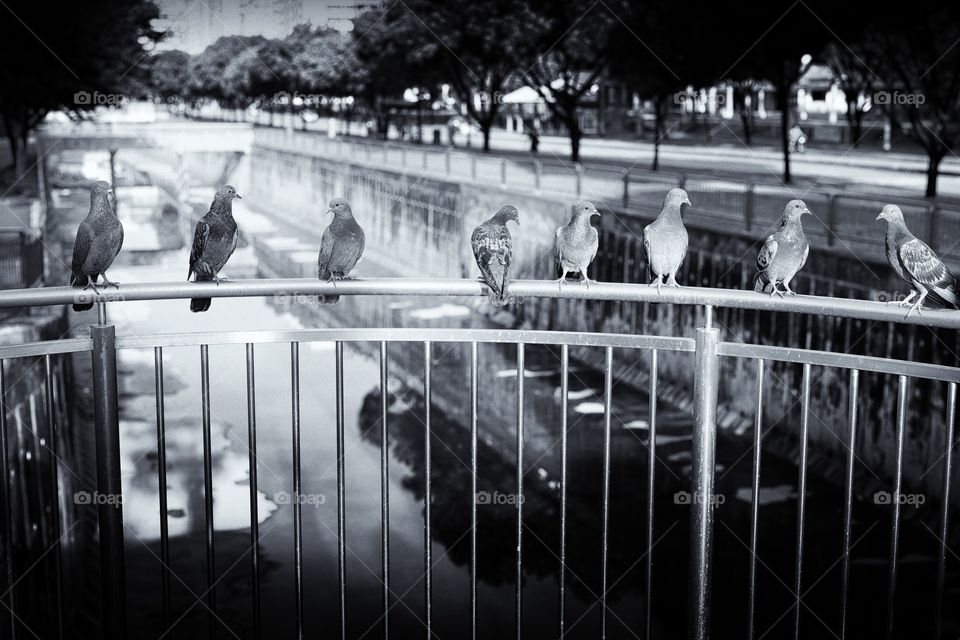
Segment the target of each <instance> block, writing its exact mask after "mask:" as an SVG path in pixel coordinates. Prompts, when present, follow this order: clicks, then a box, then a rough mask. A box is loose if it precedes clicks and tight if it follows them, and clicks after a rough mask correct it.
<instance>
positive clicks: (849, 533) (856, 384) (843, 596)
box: [840, 369, 860, 640]
mask: <svg viewBox="0 0 960 640" xmlns="http://www.w3.org/2000/svg"><path fill="white" fill-rule="evenodd" d="M848 393H849V396H850V408H849V409H848V415H849V430H850V441H849V442H848V443H847V475H846V485H845V486H844V491H843V564H842V565H841V568H840V581H841V591H840V640H845V639H846V637H847V606H848V604H849V600H848V598H849V594H850V545H851V543H852V540H853V499H854V494H853V475H854V474H853V472H854V463H855V462H856V459H857V455H856V447H857V420H858V416H857V410H858V408H859V405H858V399H859V395H860V372H859V371H858V370H856V369H853V370H852V371H851V372H850V390H849V392H848Z"/></svg>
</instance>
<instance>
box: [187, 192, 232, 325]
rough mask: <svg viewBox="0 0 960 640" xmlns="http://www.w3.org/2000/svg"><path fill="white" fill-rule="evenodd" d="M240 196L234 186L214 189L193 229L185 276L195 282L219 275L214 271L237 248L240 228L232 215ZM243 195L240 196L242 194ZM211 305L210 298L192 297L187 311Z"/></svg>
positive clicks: (224, 262) (202, 309)
mask: <svg viewBox="0 0 960 640" xmlns="http://www.w3.org/2000/svg"><path fill="white" fill-rule="evenodd" d="M234 198H240V194H239V193H237V190H236V189H234V188H233V187H231V186H230V185H224V186H222V187H220V188H219V189H217V193H216V194H215V195H214V196H213V202H212V203H211V204H210V211H208V212H207V213H206V214H205V215H204V216H203V217H202V218H200V220H199V221H198V222H197V228H196V230H194V232H193V250H192V251H191V252H190V270H189V271H188V272H187V280H189V279H190V276H194V281H196V282H216V283H217V284H220V281H221V280H226V278H221V277H220V276H218V275H217V274H218V273H220V269H223V266H224V265H225V264H227V260H229V259H230V256H231V255H233V250H234V249H236V248H237V238H238V236H239V231H238V229H237V222H236V220H234V219H233V199H234ZM241 199H242V198H241ZM209 308H210V298H193V299H192V300H190V311H193V312H197V311H206V310H207V309H209Z"/></svg>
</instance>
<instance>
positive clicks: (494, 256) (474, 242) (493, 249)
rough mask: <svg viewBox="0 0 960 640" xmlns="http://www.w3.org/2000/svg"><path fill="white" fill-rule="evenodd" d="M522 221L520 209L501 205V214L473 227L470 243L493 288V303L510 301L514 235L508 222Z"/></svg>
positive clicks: (481, 268)
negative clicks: (509, 286)
mask: <svg viewBox="0 0 960 640" xmlns="http://www.w3.org/2000/svg"><path fill="white" fill-rule="evenodd" d="M510 220H513V221H514V222H516V223H517V224H520V218H519V216H518V213H517V208H516V207H514V206H512V205H509V204H508V205H507V206H505V207H501V208H500V210H499V211H497V213H496V214H495V215H494V216H493V217H492V218H490V219H489V220H487V221H486V222H484V223H483V224H481V225H480V226H478V227H477V228H476V229H474V230H473V235H472V236H470V245H471V246H472V247H473V257H474V258H476V260H477V266H478V267H480V273H481V274H483V281H484V282H486V283H487V286H488V287H490V294H489V295H490V304H492V305H493V306H495V307H502V306H503V305H505V304H506V303H507V286H508V285H509V284H510V266H511V264H512V263H513V238H512V237H511V236H510V230H509V229H507V222H508V221H510Z"/></svg>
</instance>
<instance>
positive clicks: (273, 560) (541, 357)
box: [110, 250, 957, 638]
mask: <svg viewBox="0 0 960 640" xmlns="http://www.w3.org/2000/svg"><path fill="white" fill-rule="evenodd" d="M187 256H188V253H187V250H179V251H158V252H156V253H154V254H152V256H151V257H150V258H149V259H147V260H139V261H138V262H139V264H136V265H128V266H122V265H121V266H117V267H115V268H114V269H113V270H111V273H110V275H111V278H112V279H114V280H117V281H119V282H121V283H123V282H148V281H169V280H177V279H181V278H182V277H183V275H184V274H185V273H186V264H187ZM226 273H227V274H228V275H229V273H230V269H229V268H228V269H227V270H226ZM121 291H122V289H121ZM305 304H309V303H305ZM383 304H385V305H386V304H398V303H396V302H390V301H384V302H383ZM395 310H397V311H398V312H400V313H402V314H404V315H405V316H410V314H416V313H420V316H419V317H421V318H428V319H432V320H435V321H436V320H439V321H443V322H447V323H453V324H456V326H487V323H488V320H487V319H486V318H485V317H484V316H482V315H480V314H477V313H475V312H473V311H472V310H471V309H470V308H469V307H465V306H460V305H457V304H447V305H444V304H442V303H440V302H438V301H436V300H432V301H431V300H427V299H424V300H414V301H412V303H411V302H409V301H408V302H407V303H405V304H403V305H402V306H398V307H397V308H396V309H395ZM291 311H292V309H291V307H290V306H289V301H287V300H284V301H277V300H269V299H260V298H249V299H235V300H227V299H216V300H214V302H213V304H212V307H211V309H210V311H209V312H207V313H205V314H193V313H190V311H189V309H188V302H187V301H185V300H181V301H160V302H125V303H122V304H114V305H111V308H110V320H111V321H113V322H115V323H116V324H117V333H118V335H138V334H155V333H179V332H202V331H229V330H237V331H246V330H250V329H257V330H271V329H294V328H301V327H304V326H311V327H313V326H322V325H317V324H315V321H311V320H304V319H303V318H312V317H315V316H312V315H310V314H304V313H291ZM415 317H416V316H415ZM358 320H360V319H359V318H358ZM434 349H435V350H434V354H433V356H434V357H433V367H434V369H433V376H434V379H435V380H441V381H442V380H449V379H450V378H451V376H453V375H458V376H459V375H460V372H462V371H463V367H464V363H465V362H467V361H468V357H469V354H468V353H467V351H466V348H464V347H462V346H455V345H453V346H452V345H441V344H438V345H435V347H434ZM344 353H345V360H344V375H345V379H346V385H345V398H344V400H345V406H344V415H345V421H346V424H345V443H344V445H345V452H346V454H345V468H346V548H347V551H346V597H347V635H348V637H351V638H379V637H382V625H383V620H382V607H381V593H382V585H381V582H380V562H381V560H380V548H381V547H380V545H381V518H380V440H379V437H380V431H379V430H380V423H379V415H380V411H379V407H380V397H379V364H378V362H377V360H376V359H374V358H373V357H371V355H370V353H371V352H370V351H369V350H368V349H363V348H360V349H354V348H352V347H348V348H346V349H345V352H344ZM410 354H411V351H410V350H409V349H406V348H404V346H403V345H391V350H390V358H391V359H392V360H393V359H396V361H397V362H402V361H406V367H405V370H406V373H405V374H404V375H400V372H399V371H397V372H396V373H397V375H395V376H391V380H390V389H389V407H390V411H389V417H388V432H389V439H390V451H389V465H390V505H389V506H390V558H391V574H390V588H391V591H392V594H393V597H392V601H393V603H394V604H393V607H392V608H391V610H390V612H389V624H390V632H391V634H392V635H394V637H403V638H406V637H413V636H416V635H420V634H425V633H426V631H425V628H424V624H423V622H424V621H425V619H426V617H425V596H424V582H423V572H424V504H423V496H424V477H425V459H424V437H425V426H424V423H423V417H424V406H423V399H422V396H421V395H420V389H421V387H420V385H421V384H422V373H421V374H420V375H421V377H420V379H417V377H416V375H417V374H416V372H417V371H420V372H422V370H423V363H422V360H421V361H419V362H413V363H411V362H409V360H410V357H411V356H410ZM209 356H210V389H211V404H210V412H211V420H212V425H213V448H214V456H213V474H214V475H213V479H214V481H213V484H214V523H215V528H216V564H217V575H218V576H222V577H221V579H220V580H219V582H218V583H217V585H216V599H217V614H216V615H217V617H218V618H219V619H220V621H221V623H220V624H219V625H218V636H219V637H234V636H236V637H240V638H247V637H253V636H252V633H253V630H252V624H253V616H252V611H253V601H252V588H251V587H252V582H251V580H252V576H251V567H250V563H251V557H250V537H249V525H250V522H249V506H248V502H249V476H248V469H247V397H246V371H245V352H244V347H243V345H237V346H212V347H210V351H209ZM615 357H616V358H617V360H618V362H620V363H623V364H625V365H626V366H631V365H635V366H639V364H640V360H641V359H643V358H646V357H647V356H646V354H639V353H632V352H629V351H626V350H617V351H616V354H615ZM514 358H515V347H512V346H502V347H501V346H499V345H481V348H480V362H481V372H482V373H481V379H480V384H481V386H488V389H490V388H492V389H493V390H494V391H495V392H496V393H495V394H494V395H495V396H496V397H499V398H501V402H502V403H503V404H505V405H508V406H510V407H514V408H515V402H516V400H515V395H514V393H515V391H514V390H515V385H516V371H515V369H512V368H511V367H510V366H509V363H511V362H513V361H514ZM402 359H405V360H402ZM526 360H527V365H526V366H527V370H526V371H525V374H524V376H525V383H526V392H527V398H526V403H525V406H524V415H525V420H526V423H527V429H528V431H529V432H530V433H532V434H535V436H534V437H538V438H547V439H548V440H549V442H547V446H545V447H544V446H541V447H539V449H538V450H539V451H542V452H544V453H542V454H540V455H538V456H537V458H535V459H530V458H528V459H526V460H525V468H524V471H525V481H524V482H525V490H524V495H523V498H524V509H523V511H524V538H523V563H524V584H523V625H524V630H525V636H526V637H531V638H541V637H543V638H546V637H556V635H557V633H558V627H557V624H558V615H559V599H558V586H559V568H560V559H559V554H560V547H559V536H560V502H559V483H558V478H557V474H556V470H557V469H559V467H560V465H559V460H560V444H559V441H560V436H559V387H560V378H559V354H558V352H557V351H556V350H552V349H550V348H547V347H533V346H530V347H527V356H526ZM255 363H256V365H255V368H256V408H257V415H256V420H257V437H258V440H257V447H258V474H259V478H258V481H259V482H258V490H259V493H258V510H259V514H260V534H261V540H260V543H259V547H258V549H259V554H260V575H259V582H260V593H261V616H262V630H263V637H268V638H294V637H296V634H295V615H294V612H295V592H294V523H293V507H292V506H291V504H290V499H289V496H290V492H291V491H292V482H293V481H292V459H293V458H292V435H291V419H292V413H291V412H292V409H291V401H290V398H291V382H290V347H289V345H288V344H270V345H257V346H256V349H255ZM504 363H507V364H504ZM119 364H120V368H121V378H122V380H121V390H122V394H123V395H122V399H121V408H120V410H121V446H122V460H123V476H124V487H123V488H124V517H125V522H126V525H127V528H126V559H127V588H128V604H129V609H128V610H129V617H130V621H129V626H130V631H131V637H136V638H159V637H164V638H195V637H201V634H202V633H204V632H205V631H206V629H207V625H208V622H209V616H210V612H209V611H208V610H207V609H206V607H205V605H204V604H202V602H201V601H202V600H203V596H204V593H205V591H206V589H207V585H206V560H205V557H206V556H205V533H204V531H205V529H204V489H203V487H204V482H203V464H202V431H201V396H200V353H199V348H196V347H190V348H168V349H165V350H164V368H165V370H164V372H165V379H164V383H165V396H164V402H165V409H166V428H167V482H168V487H167V492H168V501H169V509H170V513H169V527H170V536H171V537H170V557H171V562H170V570H171V593H172V599H173V621H176V622H175V624H174V625H173V628H172V630H171V631H170V632H169V633H167V634H166V635H163V634H164V629H165V628H166V626H165V622H164V620H163V608H162V599H161V597H160V593H161V592H160V586H161V576H162V566H161V564H160V562H159V555H160V545H159V507H158V493H159V492H158V480H157V455H156V421H155V419H156V418H155V399H154V375H153V352H152V350H129V351H123V352H121V354H120V359H119ZM411 372H413V373H411ZM462 387H463V402H469V389H468V386H467V384H466V382H465V381H463V384H462ZM300 391H301V394H300V400H301V431H302V437H301V459H302V467H303V468H302V493H303V494H304V496H303V498H302V499H303V501H304V504H303V509H302V514H303V525H302V526H303V562H304V565H303V599H304V622H303V625H304V633H305V637H328V636H331V635H334V634H335V633H336V630H337V629H338V625H339V610H338V570H337V536H336V531H337V520H336V514H337V502H336V495H337V494H336V449H335V441H336V402H335V381H334V345H333V344H331V343H310V344H308V343H304V344H302V345H301V348H300ZM569 402H570V416H569V426H570V430H569V454H568V455H569V460H568V473H569V477H568V497H569V503H568V512H567V514H568V533H567V561H568V571H567V576H566V582H567V587H568V588H567V603H566V604H567V614H566V625H567V629H568V635H567V637H571V638H596V637H598V636H599V630H600V625H601V607H600V605H599V596H600V592H601V559H602V546H601V532H602V526H601V522H602V513H603V510H602V503H601V499H600V496H601V495H602V484H601V479H602V434H603V414H602V410H603V379H602V374H600V373H598V372H596V371H594V370H592V369H591V368H589V367H586V366H581V365H578V364H576V363H575V364H574V366H572V372H571V379H570V395H569ZM648 402H649V399H648V397H647V396H646V395H645V394H644V393H643V392H641V391H638V390H637V389H634V388H629V387H626V386H616V385H615V386H614V397H613V418H612V424H613V433H612V461H611V488H610V511H609V518H610V540H609V567H608V587H609V595H608V598H607V604H608V610H607V614H606V615H607V632H608V636H609V637H611V638H633V637H638V636H642V633H641V630H642V629H643V627H644V615H645V611H646V608H647V601H646V598H647V592H646V588H645V570H646V559H647V556H646V529H645V525H646V509H647V503H646V499H645V495H646V477H647V472H648V471H647V467H646V459H647V444H648V443H647V439H648V433H649V424H648V423H647V416H648ZM502 409H503V407H498V408H497V410H494V409H493V408H492V407H481V415H480V431H481V441H482V442H481V446H480V451H479V478H478V485H479V487H480V490H481V491H483V492H484V494H485V495H487V496H495V497H493V498H492V499H491V502H493V504H484V505H481V506H480V507H479V508H478V518H479V524H478V532H477V534H478V559H479V566H478V576H477V577H478V580H479V600H478V616H479V631H480V636H481V637H485V638H495V637H504V636H505V635H508V634H512V633H514V624H515V623H514V611H515V609H514V575H515V574H514V571H515V553H516V540H515V530H516V529H515V527H516V520H515V517H516V510H515V508H514V506H513V503H514V502H515V501H516V499H517V498H516V494H515V491H516V485H515V482H516V470H515V464H514V457H513V456H514V450H513V442H512V441H511V440H510V439H509V438H506V437H503V434H504V433H505V432H509V430H510V429H509V427H507V428H505V427H504V425H503V424H493V423H494V421H495V420H499V418H497V416H500V415H502V413H503V411H502ZM658 409H659V411H658V425H657V426H658V433H657V441H656V451H657V457H658V463H657V465H656V480H655V487H656V497H655V505H656V506H655V530H654V541H655V545H654V550H653V556H652V558H653V572H654V574H653V577H654V591H653V595H652V597H653V600H652V606H651V610H652V627H653V630H654V635H655V637H658V638H675V637H681V636H682V635H684V633H685V631H684V629H685V624H686V618H687V601H686V594H687V569H688V566H687V558H688V556H689V553H688V545H689V538H688V530H689V529H688V525H689V517H690V506H689V504H687V501H686V500H685V498H684V495H683V493H682V492H683V491H684V490H686V489H688V488H689V482H690V479H689V471H690V466H689V465H690V444H691V437H690V419H689V416H688V414H687V413H686V412H684V411H681V410H678V409H676V408H674V407H671V406H669V405H668V404H666V403H664V402H663V401H661V403H660V405H659V407H658ZM514 410H515V409H514ZM795 410H796V412H799V407H795ZM432 418H433V420H432V435H431V438H432V439H431V444H432V447H431V448H432V459H431V463H432V478H433V484H432V491H433V501H432V520H431V523H432V539H431V540H430V541H429V544H430V545H431V551H432V559H433V563H434V564H433V567H432V577H433V612H432V614H433V628H434V633H435V634H436V636H437V637H439V638H463V637H469V632H470V617H469V611H470V607H469V605H470V601H469V593H470V573H469V567H470V536H469V531H470V503H471V495H470V490H471V489H470V467H469V461H470V457H469V456H470V449H469V445H470V440H469V431H468V429H467V428H466V427H465V425H462V424H459V423H458V422H456V421H454V420H452V419H450V418H448V417H447V416H445V415H444V413H443V412H442V411H440V410H439V409H438V408H436V407H435V408H434V410H433V414H432ZM485 431H486V432H487V433H486V434H485V433H484V432H485ZM491 433H495V434H499V435H497V436H495V437H492V436H490V435H489V434H491ZM541 444H542V443H541ZM750 469H751V455H750V452H749V451H748V450H746V449H745V448H744V447H743V443H742V441H738V442H733V441H728V440H727V439H725V438H721V440H720V442H719V443H718V452H717V476H718V487H717V488H718V506H717V511H716V513H717V524H716V537H717V540H716V556H715V566H714V576H715V578H714V587H715V589H714V594H713V607H714V620H715V623H714V624H715V625H716V626H715V629H718V630H724V629H726V630H728V631H729V633H726V632H724V633H722V634H720V635H719V637H741V636H742V635H743V629H744V628H745V625H746V619H747V602H748V600H747V589H746V586H747V575H748V568H749V565H750V555H749V549H748V545H749V540H750V531H749V514H750V486H751V474H750ZM861 471H862V470H861ZM796 484H797V470H796V467H795V466H794V465H792V464H790V463H789V462H787V461H784V460H779V459H777V458H775V457H773V456H765V458H764V460H763V472H762V474H761V511H760V513H761V520H760V529H759V530H760V538H759V553H758V564H757V575H758V579H757V580H758V614H757V622H756V629H758V633H757V636H758V637H761V636H762V637H767V638H774V637H786V636H789V635H790V633H791V631H792V625H793V609H792V608H791V607H792V605H793V602H794V594H793V589H794V586H793V584H794V559H795V548H796V541H795V529H796V511H797V501H796ZM808 489H809V493H808V495H807V509H808V511H807V528H806V540H805V546H804V551H805V555H804V579H803V582H802V587H801V592H802V593H803V594H804V600H805V603H806V604H805V606H804V607H803V610H802V613H801V629H803V630H804V631H803V632H802V634H801V636H802V637H831V636H832V632H831V631H830V630H833V632H835V631H836V630H837V629H838V628H839V616H840V608H839V595H840V559H841V555H840V554H841V547H840V545H841V537H840V532H841V527H842V514H843V504H842V492H841V491H840V490H839V488H838V487H836V486H833V485H829V484H826V483H821V482H818V481H817V480H816V479H815V478H810V479H809V486H808ZM853 542H854V543H855V546H854V552H853V561H852V579H851V589H852V592H851V593H852V601H851V614H850V615H851V620H853V621H855V627H854V629H853V633H852V634H851V637H873V636H874V635H875V634H876V633H877V632H878V630H879V629H881V628H882V627H883V625H884V624H885V602H886V600H885V598H886V595H885V591H886V575H887V558H888V554H889V510H888V509H886V508H884V507H876V506H874V505H866V504H858V505H857V507H856V509H855V527H854V535H853ZM936 545H937V541H936V538H935V536H933V535H931V533H930V532H929V531H925V530H924V525H922V524H917V525H908V526H906V527H905V529H904V532H903V538H902V541H901V565H900V574H899V577H898V593H899V594H900V597H899V599H898V616H902V618H901V620H904V621H906V620H910V621H911V623H910V625H911V631H917V630H924V629H927V628H928V627H929V626H930V624H931V612H932V607H933V587H934V584H935V575H936V569H935V564H934V553H935V551H936ZM954 578H955V575H954V574H951V584H955V582H956V581H955V579H954ZM880 605H882V606H880ZM947 611H948V615H951V616H954V617H956V615H957V614H956V612H952V613H950V611H951V609H950V608H949V607H948V609H947ZM951 625H952V626H951ZM898 627H899V625H898ZM947 628H948V629H954V630H956V629H957V622H956V620H952V621H948V625H947ZM228 629H229V630H228ZM904 631H906V628H905V629H904ZM764 634H765V635H764Z"/></svg>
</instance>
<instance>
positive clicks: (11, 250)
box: [0, 229, 43, 289]
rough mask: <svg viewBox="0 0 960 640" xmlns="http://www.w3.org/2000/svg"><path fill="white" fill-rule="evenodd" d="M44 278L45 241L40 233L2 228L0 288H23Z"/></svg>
mask: <svg viewBox="0 0 960 640" xmlns="http://www.w3.org/2000/svg"><path fill="white" fill-rule="evenodd" d="M41 280H43V242H42V241H41V239H40V234H39V233H34V232H29V231H24V230H22V229H10V230H8V229H0V288H3V289H23V288H28V287H34V286H36V285H37V284H38V283H39V282H40V281H41Z"/></svg>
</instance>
